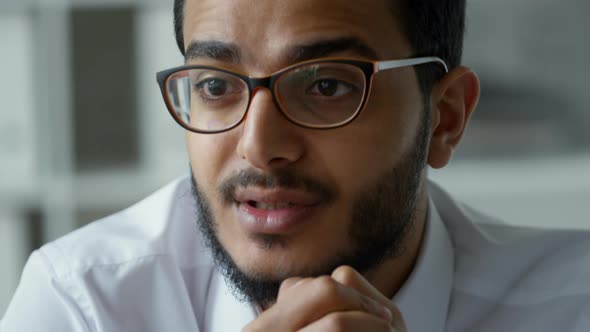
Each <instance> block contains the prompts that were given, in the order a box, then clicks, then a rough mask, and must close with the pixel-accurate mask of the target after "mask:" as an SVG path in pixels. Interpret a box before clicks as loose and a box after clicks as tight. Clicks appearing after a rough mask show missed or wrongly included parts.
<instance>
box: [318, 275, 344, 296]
mask: <svg viewBox="0 0 590 332" xmlns="http://www.w3.org/2000/svg"><path fill="white" fill-rule="evenodd" d="M314 291H315V292H317V294H319V295H320V296H321V297H326V298H334V297H339V296H340V289H339V287H338V284H337V283H336V281H335V280H334V279H332V278H331V277H328V276H322V277H318V278H316V279H315V281H314Z"/></svg>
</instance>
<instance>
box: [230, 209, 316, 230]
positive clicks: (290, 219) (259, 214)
mask: <svg viewBox="0 0 590 332" xmlns="http://www.w3.org/2000/svg"><path fill="white" fill-rule="evenodd" d="M237 207H238V209H237V210H238V219H239V221H240V224H241V225H242V226H243V227H244V228H245V229H246V230H248V231H250V232H252V233H262V234H287V233H290V232H292V231H293V230H294V229H295V228H297V227H299V226H301V225H302V224H304V223H305V221H306V220H309V216H310V214H311V213H312V211H313V210H314V209H315V207H316V206H303V205H302V206H291V207H288V208H283V209H276V210H265V209H258V208H255V207H253V206H252V205H250V204H247V203H238V205H237Z"/></svg>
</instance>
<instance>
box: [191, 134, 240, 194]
mask: <svg viewBox="0 0 590 332" xmlns="http://www.w3.org/2000/svg"><path fill="white" fill-rule="evenodd" d="M186 146H187V152H188V156H189V160H190V163H191V168H192V172H193V175H194V177H195V179H196V180H197V182H198V183H199V186H200V187H201V189H203V190H205V191H206V193H207V194H210V193H211V192H212V190H214V188H215V186H216V184H217V183H218V181H219V178H220V176H221V174H222V172H223V170H224V168H225V167H226V164H227V163H228V160H229V159H230V158H231V156H233V155H234V151H235V149H233V148H232V140H231V137H230V136H229V135H227V134H214V135H203V134H195V133H187V134H186Z"/></svg>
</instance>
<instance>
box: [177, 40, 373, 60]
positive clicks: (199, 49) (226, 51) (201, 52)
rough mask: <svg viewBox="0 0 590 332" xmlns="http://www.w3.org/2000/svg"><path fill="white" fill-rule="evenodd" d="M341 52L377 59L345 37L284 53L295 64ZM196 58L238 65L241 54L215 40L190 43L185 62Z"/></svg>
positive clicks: (364, 45)
mask: <svg viewBox="0 0 590 332" xmlns="http://www.w3.org/2000/svg"><path fill="white" fill-rule="evenodd" d="M341 52H349V53H353V54H354V55H358V56H362V57H366V58H369V59H373V60H377V59H378V55H377V52H376V51H375V50H374V49H373V48H371V47H370V46H369V45H368V44H367V43H365V42H363V41H362V40H360V39H358V38H350V37H346V38H336V39H325V40H319V41H315V42H311V43H309V44H302V45H296V46H293V47H291V48H290V49H289V50H288V51H287V52H286V60H287V62H288V63H297V62H301V61H305V60H312V59H315V58H321V57H326V56H330V55H332V54H335V53H341ZM198 58H208V59H213V60H219V61H224V62H232V63H239V62H240V61H241V54H240V48H239V47H238V46H237V45H236V44H234V43H228V42H222V41H217V40H208V41H198V40H197V41H191V43H190V44H189V46H188V48H187V50H186V52H185V61H188V60H195V59H198Z"/></svg>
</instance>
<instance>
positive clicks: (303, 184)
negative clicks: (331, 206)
mask: <svg viewBox="0 0 590 332" xmlns="http://www.w3.org/2000/svg"><path fill="white" fill-rule="evenodd" d="M239 187H258V188H264V189H277V188H283V189H293V190H301V191H306V192H309V193H312V194H314V195H317V196H318V197H320V198H321V199H322V201H323V202H324V203H329V202H331V201H333V200H334V199H335V198H336V191H335V190H334V188H332V187H331V186H330V185H328V184H326V183H324V182H322V181H320V180H317V179H315V178H312V177H309V176H306V175H303V174H298V173H296V172H294V171H292V170H280V171H276V172H273V173H263V172H259V171H256V170H254V169H244V170H241V171H239V172H237V173H236V174H234V175H232V176H230V177H229V178H227V179H225V180H224V181H223V182H222V184H221V185H220V186H219V188H217V192H218V194H219V196H220V197H221V199H222V200H223V201H224V202H225V203H233V202H234V201H235V192H236V189H237V188H239Z"/></svg>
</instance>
